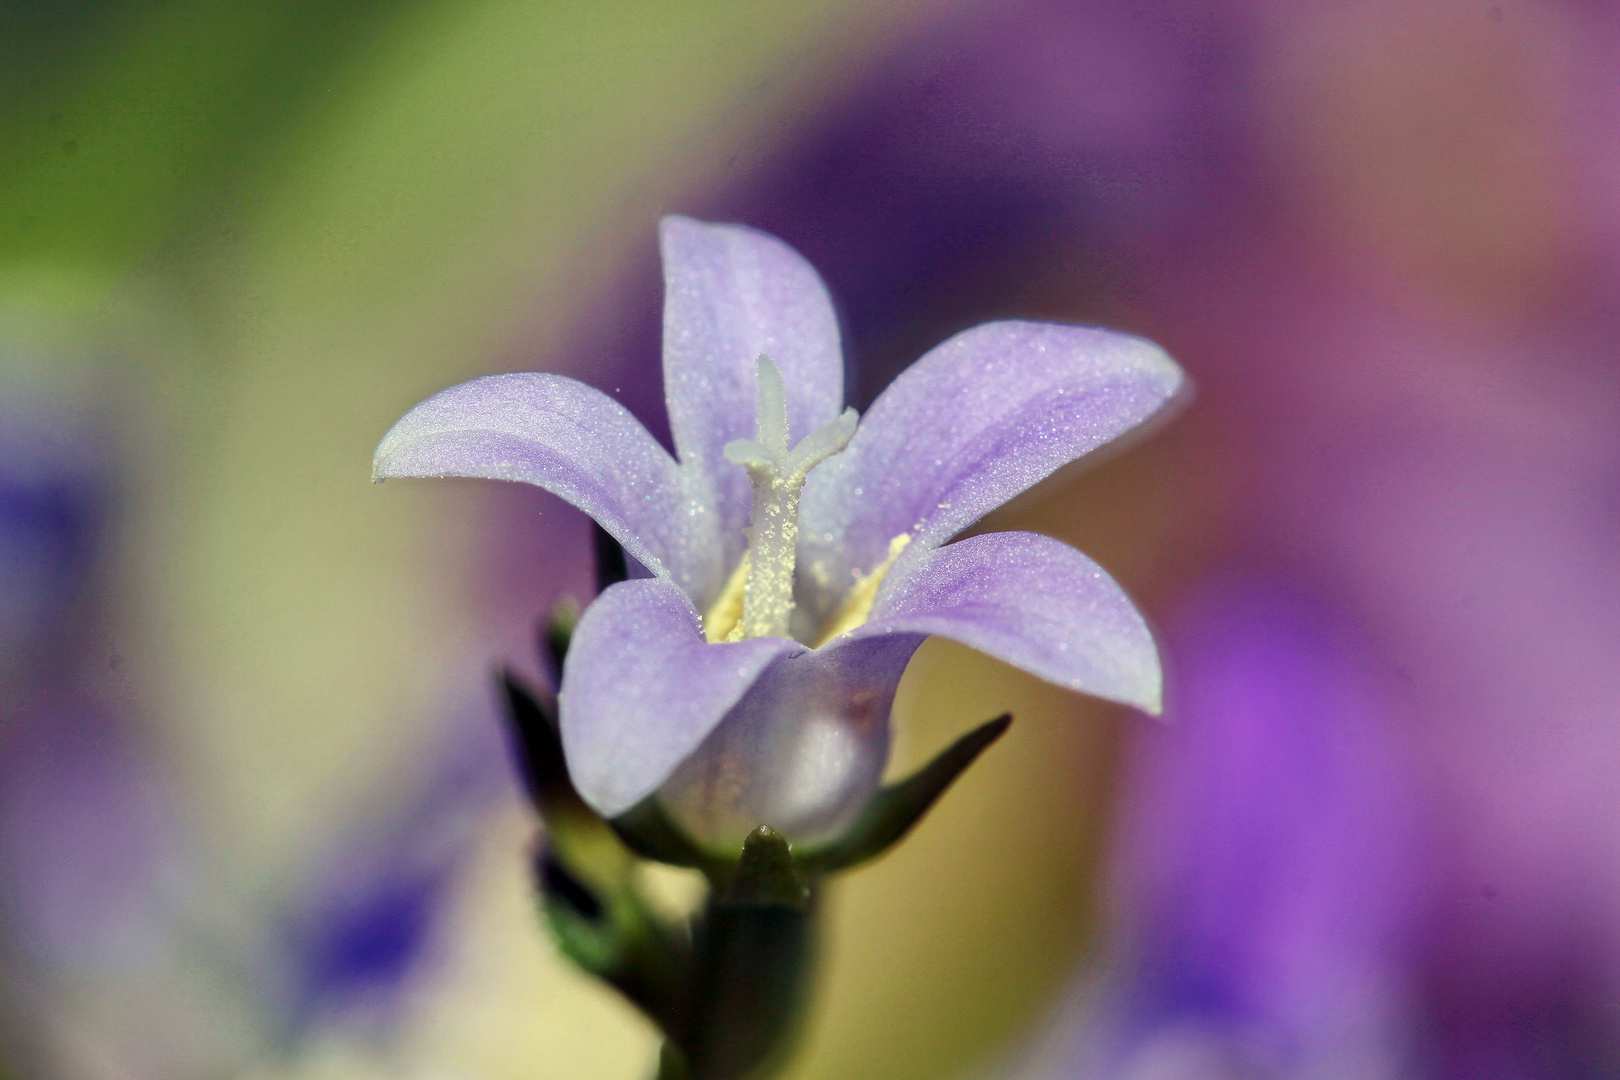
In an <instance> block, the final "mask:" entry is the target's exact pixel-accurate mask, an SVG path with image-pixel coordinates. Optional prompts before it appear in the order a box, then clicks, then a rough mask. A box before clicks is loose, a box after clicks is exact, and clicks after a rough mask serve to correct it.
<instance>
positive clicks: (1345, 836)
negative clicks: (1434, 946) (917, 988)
mask: <svg viewBox="0 0 1620 1080" xmlns="http://www.w3.org/2000/svg"><path fill="white" fill-rule="evenodd" d="M1169 636H1170V641H1171V642H1172V644H1173V645H1174V646H1175V650H1176V651H1175V656H1176V658H1177V671H1176V678H1175V680H1174V682H1173V684H1172V685H1173V692H1172V708H1171V710H1170V714H1171V716H1172V719H1173V723H1171V724H1170V725H1167V726H1164V727H1162V728H1155V729H1154V730H1152V731H1143V732H1138V733H1137V735H1138V738H1137V739H1136V740H1135V741H1136V747H1135V751H1136V753H1135V754H1134V755H1133V757H1134V761H1133V764H1134V768H1133V769H1132V770H1131V777H1130V783H1129V784H1128V785H1127V788H1126V792H1125V807H1124V820H1123V822H1122V828H1121V831H1120V835H1119V837H1118V849H1119V860H1120V864H1121V865H1120V870H1121V882H1120V897H1119V901H1120V902H1119V909H1120V913H1121V922H1122V923H1123V926H1122V931H1123V938H1124V942H1123V947H1122V948H1121V949H1120V950H1119V954H1118V956H1117V957H1116V959H1115V961H1114V963H1112V964H1111V965H1110V970H1109V973H1108V976H1107V978H1106V979H1105V981H1104V991H1103V994H1102V998H1101V1002H1100V1003H1099V1004H1098V1005H1097V1006H1096V1007H1094V1009H1093V1016H1092V1019H1091V1023H1090V1024H1089V1025H1087V1026H1088V1028H1089V1030H1088V1031H1087V1035H1086V1039H1085V1045H1084V1046H1083V1047H1081V1049H1080V1052H1079V1053H1078V1054H1077V1055H1076V1056H1077V1058H1078V1059H1079V1060H1078V1061H1072V1062H1071V1065H1070V1067H1069V1068H1068V1069H1065V1070H1062V1072H1063V1074H1064V1075H1070V1076H1074V1075H1096V1076H1103V1077H1139V1076H1140V1077H1149V1076H1151V1077H1164V1078H1166V1080H1175V1078H1177V1077H1189V1078H1190V1077H1209V1076H1298V1077H1324V1078H1326V1077H1335V1076H1352V1075H1353V1076H1358V1077H1379V1076H1393V1075H1398V1074H1401V1073H1402V1072H1403V1065H1404V1059H1405V1056H1406V1054H1407V1046H1406V1040H1407V1038H1408V1036H1409V1032H1408V1031H1407V1030H1405V1027H1404V1021H1403V1018H1404V1017H1406V1016H1409V1015H1410V1006H1411V1001H1410V995H1411V989H1412V988H1411V986H1410V980H1409V978H1408V974H1407V973H1408V971H1409V969H1410V966H1411V962H1412V958H1413V953H1414V949H1413V944H1414V943H1413V940H1412V937H1413V935H1412V931H1411V927H1412V921H1413V917H1414V915H1416V914H1417V912H1418V911H1419V909H1420V900H1421V899H1422V898H1423V893H1424V890H1425V886H1424V878H1425V872H1424V869H1425V866H1426V863H1427V859H1426V858H1425V857H1424V856H1425V855H1426V854H1427V853H1426V852H1424V851H1422V850H1420V848H1421V844H1420V841H1419V837H1418V832H1419V830H1418V827H1417V823H1418V820H1419V815H1418V814H1417V806H1416V803H1415V798H1414V794H1413V789H1412V781H1413V776H1412V770H1411V767H1410V763H1409V759H1408V754H1409V751H1408V750H1407V749H1406V748H1405V747H1404V746H1403V745H1402V742H1401V740H1399V739H1398V738H1396V737H1395V734H1394V724H1393V722H1392V721H1393V718H1392V717H1391V715H1390V712H1389V708H1388V706H1387V704H1386V703H1385V698H1384V695H1383V694H1382V692H1381V691H1380V689H1379V686H1378V679H1377V678H1376V677H1375V676H1374V675H1373V674H1372V673H1373V672H1374V671H1376V670H1378V668H1379V667H1381V666H1382V665H1380V664H1379V663H1378V662H1377V660H1376V658H1374V657H1371V656H1369V655H1368V652H1367V650H1366V649H1365V648H1364V647H1363V646H1362V645H1361V644H1360V643H1359V641H1358V640H1357V635H1356V634H1355V632H1354V631H1353V628H1352V627H1351V626H1350V625H1348V624H1347V623H1346V622H1345V621H1344V620H1343V619H1342V618H1339V617H1336V616H1335V615H1333V614H1332V613H1331V612H1329V611H1327V610H1326V609H1325V607H1324V605H1323V604H1322V603H1321V602H1320V601H1319V600H1317V599H1316V598H1314V597H1312V596H1310V595H1309V594H1308V593H1306V592H1304V591H1302V590H1300V589H1297V588H1293V587H1288V586H1284V585H1282V584H1280V583H1278V582H1277V581H1276V580H1275V579H1274V578H1268V577H1262V578H1255V577H1252V576H1247V575H1245V576H1238V577H1228V578H1226V579H1224V580H1221V581H1218V582H1217V583H1215V584H1213V585H1211V586H1207V587H1206V588H1204V589H1203V590H1202V592H1201V595H1199V596H1197V597H1196V598H1195V599H1193V600H1192V602H1191V603H1189V604H1187V605H1185V606H1184V608H1183V611H1182V613H1181V616H1180V617H1179V618H1178V619H1176V620H1175V622H1174V625H1173V627H1172V629H1171V631H1170V635H1169Z"/></svg>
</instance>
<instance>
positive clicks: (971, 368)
mask: <svg viewBox="0 0 1620 1080" xmlns="http://www.w3.org/2000/svg"><path fill="white" fill-rule="evenodd" d="M1181 383H1182V376H1181V369H1180V368H1178V367H1177V366H1176V364H1175V362H1174V361H1172V360H1171V359H1170V358H1169V357H1168V356H1166V355H1165V354H1164V352H1163V351H1162V350H1161V349H1159V347H1158V346H1157V345H1154V344H1153V343H1151V342H1148V341H1144V340H1142V339H1141V338H1136V337H1131V336H1129V335H1126V334H1118V333H1112V332H1110V331H1107V330H1097V329H1092V328H1088V327H1082V326H1062V325H1058V324H1054V323H1031V322H993V323H985V324H984V325H982V326H976V327H974V328H973V329H971V330H966V331H963V332H962V333H960V334H957V335H956V336H955V337H953V338H951V339H950V340H948V341H946V342H944V343H943V344H941V345H939V346H937V347H936V348H934V349H932V350H930V351H929V353H928V354H927V355H926V356H924V357H923V358H922V359H921V360H919V361H917V363H915V364H913V365H912V366H911V367H910V368H909V369H907V370H906V371H905V372H904V373H903V374H901V376H900V377H899V378H898V379H896V380H895V381H894V382H893V383H892V384H890V386H889V388H888V389H887V390H885V391H884V392H883V393H882V395H880V396H879V397H878V399H877V401H875V402H874V403H873V404H872V408H871V409H870V410H868V412H867V414H866V416H865V417H864V418H863V419H862V421H861V426H860V429H859V430H858V431H857V432H856V433H855V438H854V439H853V440H852V441H851V442H850V444H849V447H848V449H846V450H845V451H844V452H843V453H842V454H840V455H839V456H838V457H836V458H833V459H832V460H831V461H829V462H827V463H826V464H825V465H823V466H821V467H820V468H819V469H817V470H816V471H815V472H813V473H811V474H810V479H809V482H808V483H807V484H806V485H805V490H804V496H803V500H802V501H801V503H800V510H799V513H800V519H799V520H800V525H801V539H800V565H801V566H803V567H805V569H806V571H807V573H808V574H810V575H811V576H812V580H814V581H815V582H816V583H817V584H818V585H820V586H821V587H822V588H821V591H822V592H823V593H825V594H827V595H828V596H836V595H837V594H838V593H839V591H840V589H841V587H842V588H847V583H848V582H849V581H851V580H852V576H853V574H854V573H855V572H862V573H864V572H867V571H869V570H870V569H871V568H872V567H873V566H875V565H877V564H878V563H879V562H881V561H882V559H883V557H884V555H885V554H886V552H887V550H888V545H889V541H890V540H891V539H893V538H894V537H896V536H898V535H900V534H901V533H909V534H910V535H911V539H912V544H911V547H910V549H909V550H908V551H907V552H906V554H905V555H904V556H903V557H902V560H901V564H897V568H896V569H897V572H902V573H903V572H904V569H905V565H904V564H910V565H915V561H916V560H917V559H920V558H921V557H923V556H924V555H925V554H926V553H927V551H928V550H929V549H930V548H932V547H934V546H936V545H938V544H941V543H944V542H945V541H946V540H948V539H950V537H951V536H953V535H955V534H956V533H958V532H960V531H961V530H962V529H964V528H966V527H967V526H969V525H971V524H973V523H974V522H975V521H977V520H978V519H979V518H981V517H983V516H984V515H985V514H986V513H988V512H989V511H991V510H994V509H995V508H996V507H998V506H1000V505H1001V504H1002V503H1004V502H1006V501H1007V500H1008V499H1011V498H1012V497H1013V496H1014V495H1017V494H1018V493H1019V492H1021V491H1023V490H1025V489H1026V488H1028V487H1030V486H1031V485H1033V484H1035V483H1036V482H1037V481H1039V480H1042V479H1044V478H1045V477H1047V476H1048V475H1050V474H1051V473H1052V472H1053V471H1054V470H1056V469H1057V468H1058V467H1060V466H1062V465H1064V464H1067V463H1068V462H1070V461H1073V460H1074V459H1075V458H1078V457H1080V456H1081V455H1082V454H1085V453H1087V452H1089V451H1091V450H1094V449H1096V448H1097V447H1099V446H1101V445H1103V444H1104V443H1106V442H1109V441H1111V440H1113V439H1114V438H1116V437H1118V436H1119V435H1121V434H1123V433H1125V432H1126V431H1129V430H1130V429H1131V428H1133V427H1135V426H1136V425H1138V424H1140V423H1141V422H1142V421H1143V420H1145V419H1147V418H1148V417H1149V416H1151V415H1152V414H1153V413H1154V412H1156V411H1157V410H1158V409H1159V408H1160V407H1161V406H1162V405H1164V403H1165V402H1166V401H1167V400H1169V399H1170V397H1171V396H1172V395H1174V394H1175V392H1176V390H1177V389H1178V388H1179V387H1180V386H1181Z"/></svg>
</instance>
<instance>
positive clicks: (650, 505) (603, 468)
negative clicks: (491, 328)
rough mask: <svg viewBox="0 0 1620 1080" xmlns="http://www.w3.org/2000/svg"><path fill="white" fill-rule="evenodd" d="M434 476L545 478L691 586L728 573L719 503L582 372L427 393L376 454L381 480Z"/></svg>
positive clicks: (649, 561) (657, 568)
mask: <svg viewBox="0 0 1620 1080" xmlns="http://www.w3.org/2000/svg"><path fill="white" fill-rule="evenodd" d="M426 476H472V477H483V478H486V479H491V480H519V481H522V482H524V483H529V484H535V485H538V486H539V487H543V488H545V489H546V490H547V491H550V492H552V493H553V494H555V495H558V496H560V497H562V498H563V499H566V500H567V501H568V502H570V503H573V504H574V505H575V506H577V507H579V508H580V509H581V510H583V511H585V512H586V513H587V514H589V515H591V517H593V518H595V519H596V520H597V521H598V522H600V523H601V525H602V527H603V528H604V529H606V530H607V531H608V532H610V533H612V534H613V537H614V539H616V540H618V541H619V543H621V544H623V545H624V549H625V550H626V551H627V552H629V553H630V554H631V555H632V556H634V557H635V558H636V559H638V560H639V561H640V562H641V563H642V564H643V565H645V566H646V567H647V568H648V569H649V570H651V571H653V573H655V574H659V573H667V574H668V575H669V576H670V577H671V579H672V580H674V582H675V583H676V584H677V585H679V586H680V587H681V588H683V589H685V590H687V591H688V592H689V593H692V594H693V595H702V594H703V593H705V592H706V591H707V590H709V589H711V588H712V587H713V586H714V582H715V579H716V578H717V577H718V575H719V573H720V564H719V560H718V558H717V554H716V551H715V546H716V545H715V544H714V540H713V536H714V530H715V520H714V514H713V512H712V510H711V509H710V508H708V507H706V506H704V505H703V504H702V503H701V502H700V501H698V500H695V499H693V498H691V497H690V496H689V494H688V493H687V491H686V488H685V486H684V482H683V478H682V476H681V473H680V469H679V467H678V466H677V465H676V464H675V462H674V460H673V459H672V458H671V457H670V456H669V454H668V452H666V451H665V450H664V448H663V447H661V446H659V445H658V443H657V441H656V440H654V439H653V437H652V436H651V435H649V434H648V433H647V430H646V429H645V428H643V427H642V426H641V424H640V423H639V422H638V421H637V420H636V419H635V417H633V416H631V415H630V413H629V411H628V410H626V409H625V408H624V407H623V406H621V405H620V404H619V403H618V402H616V401H614V400H613V399H612V398H610V397H608V396H607V395H606V394H604V393H602V392H601V391H599V390H595V389H592V388H591V387H589V386H586V385H585V384H584V383H581V382H578V381H576V380H574V379H569V378H565V377H563V376H561V375H547V374H535V373H528V372H518V373H513V374H508V375H490V376H486V377H484V378H481V379H473V380H472V381H471V382H465V383H462V384H461V385H459V386H452V387H451V388H450V389H448V390H445V391H442V392H440V393H438V394H435V395H434V396H433V397H430V398H428V399H427V400H426V401H424V402H422V403H421V404H420V405H418V406H416V408H414V409H412V410H411V411H410V412H408V413H406V414H405V415H404V417H402V418H401V419H400V421H399V422H398V423H396V424H395V425H394V426H393V427H392V428H390V429H389V431H388V434H386V435H384V436H383V439H382V442H381V444H379V445H378V447H377V456H376V459H375V460H374V462H373V464H372V477H373V479H376V480H386V479H392V478H394V477H426Z"/></svg>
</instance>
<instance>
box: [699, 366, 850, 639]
mask: <svg viewBox="0 0 1620 1080" xmlns="http://www.w3.org/2000/svg"><path fill="white" fill-rule="evenodd" d="M758 371H759V412H758V424H759V434H758V437H757V438H754V439H737V440H735V441H733V442H729V443H727V444H726V448H725V455H726V460H728V461H731V462H734V463H735V464H738V465H741V466H742V467H743V468H745V469H747V470H748V479H749V482H750V483H752V484H753V486H754V509H753V514H752V516H751V518H750V521H751V526H750V528H749V530H748V554H747V555H745V556H743V560H742V563H741V564H740V565H739V566H738V567H737V570H736V574H735V575H734V576H733V579H734V580H735V578H736V576H741V575H746V584H745V586H744V588H743V597H742V617H741V618H740V619H738V620H737V622H736V625H735V626H733V627H732V628H731V630H730V632H729V633H727V634H726V638H725V639H726V640H727V641H742V640H744V639H746V638H757V637H787V636H788V622H789V619H790V618H791V617H792V615H793V564H794V559H795V555H796V552H797V549H798V545H799V492H800V491H801V490H802V489H803V487H804V481H805V477H807V476H808V475H809V474H810V470H811V469H813V468H815V467H816V466H817V465H819V464H821V463H822V462H823V461H826V460H827V459H828V458H830V457H832V456H833V455H834V454H836V453H838V452H839V451H841V450H842V449H844V447H846V446H848V445H849V440H850V438H851V437H852V436H853V435H854V434H855V423H856V420H857V419H858V417H857V416H856V413H855V410H854V409H845V410H844V411H843V413H841V414H840V415H839V416H838V417H837V418H836V419H834V420H832V421H829V422H828V423H826V424H823V425H822V426H821V427H819V428H817V429H816V430H815V431H812V432H811V433H810V434H809V435H807V436H805V437H804V438H803V439H802V440H800V442H799V445H797V446H795V447H793V448H792V449H789V448H788V420H787V397H786V395H785V394H784V393H783V390H782V373H781V371H779V370H778V369H777V367H776V364H775V362H774V361H772V360H771V358H770V357H768V356H766V355H764V354H763V353H761V354H760V357H759V368H758ZM724 592H725V593H732V589H731V588H730V587H728V588H727V589H726V590H724ZM733 595H734V594H733Z"/></svg>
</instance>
